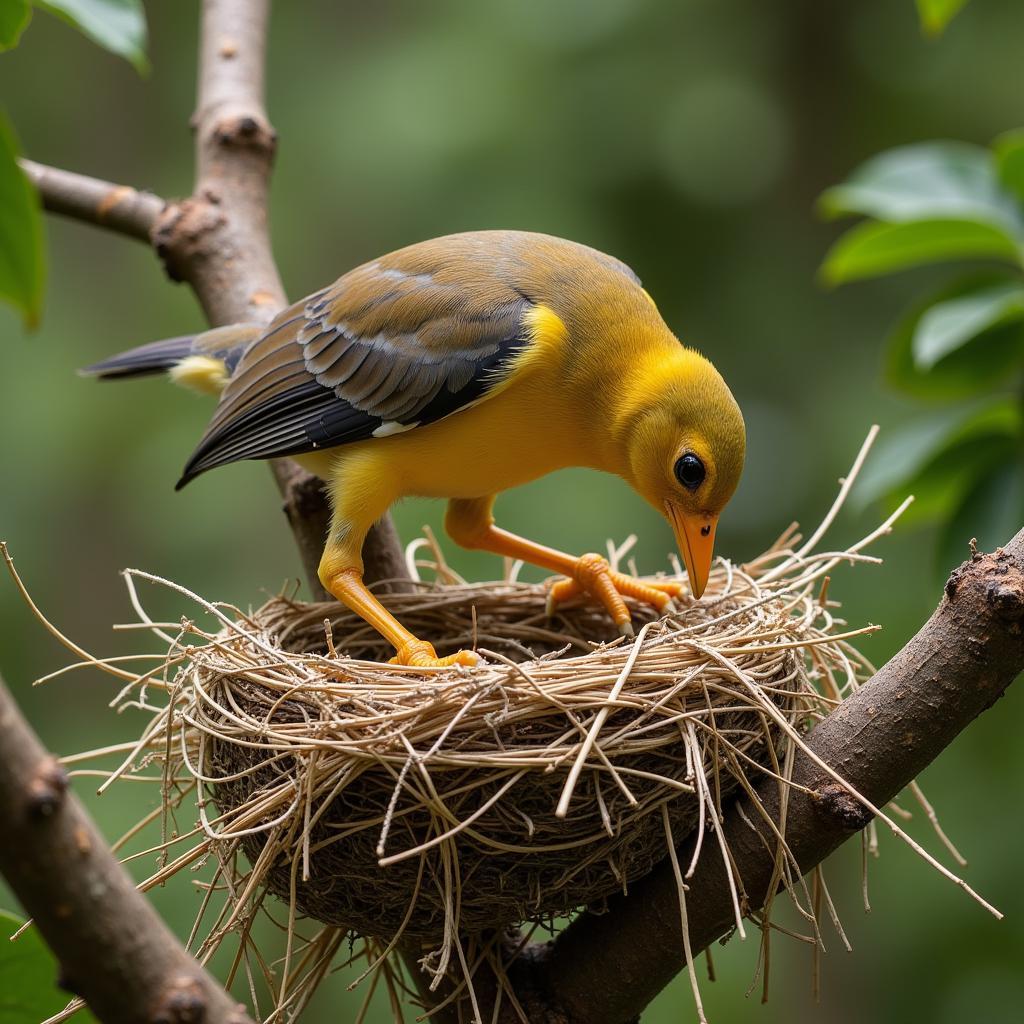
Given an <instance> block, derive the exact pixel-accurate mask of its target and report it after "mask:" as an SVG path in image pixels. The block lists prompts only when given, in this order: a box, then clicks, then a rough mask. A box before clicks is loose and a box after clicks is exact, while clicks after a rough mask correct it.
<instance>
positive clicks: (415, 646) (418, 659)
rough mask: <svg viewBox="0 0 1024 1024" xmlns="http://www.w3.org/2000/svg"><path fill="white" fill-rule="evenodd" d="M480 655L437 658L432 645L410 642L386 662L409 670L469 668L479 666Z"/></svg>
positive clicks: (456, 653)
mask: <svg viewBox="0 0 1024 1024" xmlns="http://www.w3.org/2000/svg"><path fill="white" fill-rule="evenodd" d="M480 661H481V659H480V655H479V654H476V653H474V652H473V651H456V652H455V653H454V654H446V655H445V656H444V657H443V658H439V657H438V656H437V652H436V651H435V650H434V645H433V644H429V643H427V641H426V640H410V641H409V642H408V643H405V644H402V646H401V647H399V648H398V649H397V653H396V654H395V656H394V657H393V658H391V659H390V661H389V662H388V664H389V665H406V666H409V667H410V668H447V667H448V666H449V665H465V666H466V667H468V668H471V667H472V666H474V665H479V664H480Z"/></svg>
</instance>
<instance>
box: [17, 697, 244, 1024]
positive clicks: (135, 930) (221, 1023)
mask: <svg viewBox="0 0 1024 1024" xmlns="http://www.w3.org/2000/svg"><path fill="white" fill-rule="evenodd" d="M67 785H68V781H67V776H66V775H65V774H64V770H63V769H62V768H61V767H60V765H59V764H58V763H57V761H56V759H55V758H53V757H50V756H49V755H48V754H47V753H46V751H45V750H44V748H43V746H42V744H41V743H40V742H39V740H38V738H37V737H36V736H35V735H34V733H33V732H32V730H31V729H30V728H29V725H28V723H27V722H26V721H25V719H24V718H23V717H22V715H21V713H20V712H19V711H18V709H17V706H16V705H15V703H14V699H13V698H12V697H11V694H10V692H9V691H8V689H7V687H6V686H5V685H4V682H3V680H2V679H0V822H3V829H4V837H3V842H0V872H2V873H3V875H4V877H5V878H6V879H7V881H8V882H9V883H10V886H11V888H12V889H13V890H14V892H15V893H17V896H18V899H19V900H20V901H21V903H22V905H23V906H24V907H25V909H26V910H27V911H28V913H29V914H31V915H32V918H33V919H34V921H35V924H36V927H37V928H38V929H39V931H40V932H41V933H42V935H43V938H44V939H45V940H46V942H47V944H48V945H49V947H50V948H51V949H52V950H53V952H54V953H55V954H56V955H57V958H58V960H59V961H60V963H61V979H60V985H61V986H62V987H63V988H66V989H68V990H69V991H73V992H74V993H76V994H77V995H80V996H81V997H82V998H83V999H85V1001H86V1002H87V1003H88V1004H89V1008H90V1009H91V1010H92V1011H93V1013H94V1014H95V1015H96V1016H97V1017H98V1018H99V1019H100V1020H102V1021H103V1022H104V1024H183V1022H185V1021H200V1020H201V1021H203V1022H204V1024H247V1022H249V1017H248V1016H247V1015H246V1013H245V1010H244V1008H243V1007H242V1006H241V1005H240V1004H238V1003H236V1002H235V1001H234V1000H233V999H231V997H230V996H229V995H228V994H227V993H226V992H225V991H224V990H223V988H221V986H220V985H219V984H218V983H217V982H216V981H215V980H214V979H213V978H211V977H210V975H208V974H207V973H206V972H205V971H204V970H203V969H202V968H201V967H200V966H199V964H198V963H196V961H195V960H194V959H193V958H192V957H191V956H190V955H189V954H188V953H187V952H186V951H185V950H184V949H183V948H182V946H181V945H180V944H179V943H178V940H177V939H176V938H175V937H174V935H172V934H171V932H170V930H169V929H168V928H167V925H165V924H164V923H163V921H162V920H161V919H160V917H159V915H158V914H157V913H156V911H155V910H153V908H152V906H150V904H149V901H148V900H147V899H146V898H145V897H144V896H143V895H142V894H141V893H139V892H138V891H137V890H136V888H135V886H134V885H133V884H132V881H131V879H130V878H129V877H128V876H127V875H126V874H125V872H124V870H123V869H122V867H121V865H120V864H119V863H118V862H117V860H116V858H115V857H114V856H113V854H112V853H111V852H110V850H109V849H108V847H107V845H106V843H105V842H104V840H103V838H102V836H100V834H99V832H98V831H97V830H96V827H95V825H93V823H92V821H91V820H90V819H89V817H88V815H87V814H86V813H85V811H84V810H83V809H82V806H81V804H80V803H79V802H78V800H76V799H75V797H74V796H73V795H72V794H71V793H69V792H67ZM0 941H4V940H3V939H0Z"/></svg>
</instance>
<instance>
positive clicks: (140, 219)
mask: <svg viewBox="0 0 1024 1024" xmlns="http://www.w3.org/2000/svg"><path fill="white" fill-rule="evenodd" d="M18 162H19V163H20V165H21V169H22V170H23V171H24V172H25V174H26V175H27V176H28V179H29V181H31V182H32V184H33V185H35V187H36V189H37V190H38V192H39V195H40V197H41V198H42V200H43V208H44V209H46V210H49V211H50V212H51V213H59V214H63V215H64V216H65V217H71V218H73V219H74V220H80V221H85V222H86V223H87V224H95V225H96V226H97V227H103V228H109V229H110V230H111V231H116V232H118V233H120V234H122V235H128V236H129V237H131V238H138V239H139V240H141V241H143V242H146V243H149V242H150V232H151V231H152V230H153V226H154V225H155V224H156V222H157V218H158V217H159V216H160V214H161V213H163V210H164V207H165V206H166V205H167V204H166V203H165V202H164V200H163V199H161V198H160V197H159V196H155V195H153V194H152V193H151V192H139V191H137V190H136V189H134V188H132V187H131V186H130V185H115V184H114V183H113V182H109V181H102V180H101V179H99V178H90V177H89V176H88V175H85V174H75V173H74V172H72V171H62V170H60V169H59V168H57V167H47V166H46V165H45V164H37V163H36V162H35V161H34V160H19V161H18Z"/></svg>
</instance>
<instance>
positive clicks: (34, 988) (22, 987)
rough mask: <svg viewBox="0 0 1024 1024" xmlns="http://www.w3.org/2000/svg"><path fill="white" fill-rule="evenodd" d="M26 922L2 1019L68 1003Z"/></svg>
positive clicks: (1, 985) (19, 1018)
mask: <svg viewBox="0 0 1024 1024" xmlns="http://www.w3.org/2000/svg"><path fill="white" fill-rule="evenodd" d="M0 2H2V0H0ZM23 923H24V922H22V921H21V920H19V919H18V918H17V917H15V916H14V915H13V914H8V913H6V912H4V911H2V910H0V1021H3V1024H39V1021H41V1020H46V1018H47V1017H51V1016H53V1015H54V1014H55V1013H57V1012H58V1011H59V1010H62V1009H63V1008H64V1007H65V1006H66V1005H67V1003H68V996H66V995H64V994H63V993H62V992H61V991H60V990H59V989H58V988H57V987H56V985H55V984H54V982H55V981H56V978H57V964H56V961H55V960H54V958H53V954H52V953H50V951H49V950H48V949H47V948H46V946H45V945H43V940H42V939H41V938H40V937H39V933H38V932H37V931H36V929H35V928H30V929H29V930H28V931H27V932H25V933H24V934H23V935H22V936H21V937H20V938H18V939H17V941H15V942H11V941H10V936H11V935H13V934H14V932H16V931H17V930H18V929H19V928H20V927H21V925H22V924H23Z"/></svg>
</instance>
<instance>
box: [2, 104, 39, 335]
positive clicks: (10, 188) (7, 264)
mask: <svg viewBox="0 0 1024 1024" xmlns="http://www.w3.org/2000/svg"><path fill="white" fill-rule="evenodd" d="M45 276H46V269H45V263H44V259H43V221H42V216H41V214H40V212H39V197H38V196H37V195H36V191H35V189H34V188H33V187H32V186H31V185H30V184H29V182H28V179H27V178H26V177H25V175H24V174H23V173H22V171H21V168H20V167H19V166H18V163H17V147H16V145H15V142H14V135H13V133H12V132H11V129H10V126H9V125H8V123H7V119H6V118H5V117H4V116H3V115H2V114H0V299H6V300H7V301H8V302H10V303H11V304H12V305H13V306H14V307H15V308H16V309H18V310H20V312H21V314H22V316H23V317H24V319H25V326H26V327H28V328H33V327H35V326H36V325H37V324H38V323H39V313H40V308H41V306H42V301H43V281H44V279H45Z"/></svg>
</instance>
